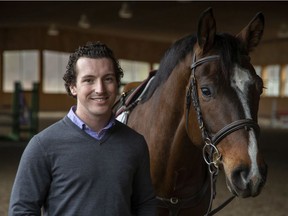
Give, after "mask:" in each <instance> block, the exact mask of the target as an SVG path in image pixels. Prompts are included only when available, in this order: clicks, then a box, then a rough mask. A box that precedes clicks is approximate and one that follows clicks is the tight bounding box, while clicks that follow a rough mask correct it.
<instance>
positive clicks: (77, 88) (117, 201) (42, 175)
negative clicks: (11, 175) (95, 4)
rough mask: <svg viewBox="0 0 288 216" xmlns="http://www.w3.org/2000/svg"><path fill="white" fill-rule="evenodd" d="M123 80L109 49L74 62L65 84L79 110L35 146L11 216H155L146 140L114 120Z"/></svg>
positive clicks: (87, 49)
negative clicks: (118, 93)
mask: <svg viewBox="0 0 288 216" xmlns="http://www.w3.org/2000/svg"><path fill="white" fill-rule="evenodd" d="M122 76H123V72H122V69H121V67H120V66H119V63H118V61H117V60H116V59H115V57H114V55H113V52H112V50H110V49H109V48H108V47H107V46H106V45H105V44H103V43H100V42H97V43H87V44H86V45H85V46H83V47H79V48H78V49H77V50H76V51H75V53H73V54H71V55H70V58H69V62H68V65H67V71H66V73H65V75H64V77H63V79H64V81H65V88H66V90H67V93H68V95H70V96H73V97H74V98H75V99H76V100H77V105H76V106H73V107H72V108H71V109H70V111H69V113H68V114H67V116H65V117H64V118H63V119H61V120H60V121H58V122H56V123H55V124H53V125H51V126H50V127H48V128H46V129H45V130H43V131H42V132H40V133H38V134H37V135H35V136H34V137H33V138H32V139H31V140H30V142H29V143H28V145H27V147H26V149H25V151H24V153H23V155H22V158H21V161H20V164H19V168H18V171H17V175H16V178H15V182H14V185H13V189H12V193H11V200H10V207H9V215H10V216H15V215H41V208H42V209H43V213H44V215H49V216H56V215H57V216H66V215H67V216H73V215H79V216H90V215H91V216H105V215H107V216H114V215H119V216H129V215H137V216H138V215H139V216H140V215H143V216H144V215H145V216H151V215H155V211H156V207H155V195H154V192H153V188H152V183H151V177H150V164H149V154H148V148H147V144H146V142H145V139H144V137H143V136H142V135H140V134H138V133H136V132H135V131H134V130H132V129H131V128H129V127H128V126H126V125H124V124H122V123H120V122H118V121H117V120H115V118H114V116H113V113H112V106H113V104H114V102H115V99H116V96H117V92H118V89H119V85H120V79H121V77H122ZM51 102H52V101H51Z"/></svg>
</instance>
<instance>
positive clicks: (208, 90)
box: [201, 87, 212, 97]
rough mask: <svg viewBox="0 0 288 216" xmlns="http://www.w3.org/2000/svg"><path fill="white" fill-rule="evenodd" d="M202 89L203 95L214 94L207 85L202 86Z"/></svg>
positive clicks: (209, 95)
mask: <svg viewBox="0 0 288 216" xmlns="http://www.w3.org/2000/svg"><path fill="white" fill-rule="evenodd" d="M201 91H202V94H203V96H206V97H211V95H212V93H211V91H210V89H209V88H207V87H202V88H201Z"/></svg>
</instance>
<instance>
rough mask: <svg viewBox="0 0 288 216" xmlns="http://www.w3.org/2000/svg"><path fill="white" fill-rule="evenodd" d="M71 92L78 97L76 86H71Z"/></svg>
mask: <svg viewBox="0 0 288 216" xmlns="http://www.w3.org/2000/svg"><path fill="white" fill-rule="evenodd" d="M70 91H71V94H72V95H73V96H76V95H77V92H76V87H75V86H70Z"/></svg>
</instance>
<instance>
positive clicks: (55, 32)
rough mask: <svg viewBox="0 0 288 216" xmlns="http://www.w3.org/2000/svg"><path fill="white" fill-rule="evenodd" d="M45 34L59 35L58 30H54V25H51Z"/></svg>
mask: <svg viewBox="0 0 288 216" xmlns="http://www.w3.org/2000/svg"><path fill="white" fill-rule="evenodd" d="M47 34H48V35H49V36H57V35H59V30H58V29H57V28H56V25H55V24H51V25H50V26H49V28H48V31H47Z"/></svg>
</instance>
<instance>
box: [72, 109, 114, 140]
mask: <svg viewBox="0 0 288 216" xmlns="http://www.w3.org/2000/svg"><path fill="white" fill-rule="evenodd" d="M75 112H76V105H74V106H72V107H71V109H70V110H69V112H68V114H67V116H68V118H69V119H70V120H71V121H72V122H73V123H74V124H75V125H77V126H78V127H79V128H80V129H81V130H84V131H85V132H86V133H88V134H89V135H91V136H93V137H94V138H96V139H101V138H102V137H103V136H104V134H105V133H106V131H107V130H108V129H110V128H111V127H113V126H114V125H115V116H114V115H112V117H111V119H110V120H109V122H108V124H107V125H106V126H105V127H104V128H102V129H101V130H100V131H99V132H98V133H97V132H96V131H93V130H92V129H90V128H89V126H88V125H86V124H85V123H84V122H83V121H82V120H81V119H80V118H79V117H78V116H77V115H76V113H75Z"/></svg>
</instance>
